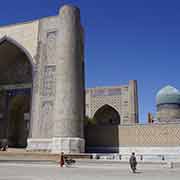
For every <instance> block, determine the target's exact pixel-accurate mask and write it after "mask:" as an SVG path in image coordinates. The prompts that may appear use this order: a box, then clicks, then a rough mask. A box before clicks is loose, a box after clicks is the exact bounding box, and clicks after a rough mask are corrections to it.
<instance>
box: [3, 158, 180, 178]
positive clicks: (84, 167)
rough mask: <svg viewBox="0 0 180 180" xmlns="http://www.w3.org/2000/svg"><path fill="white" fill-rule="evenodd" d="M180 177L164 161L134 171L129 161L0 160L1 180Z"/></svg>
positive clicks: (145, 165)
mask: <svg viewBox="0 0 180 180" xmlns="http://www.w3.org/2000/svg"><path fill="white" fill-rule="evenodd" d="M96 179H98V180H119V179H125V180H131V179H133V180H141V179H146V180H152V179H153V180H162V179H163V180H179V179H180V168H173V169H169V168H167V167H166V166H164V165H162V164H140V165H139V166H138V173H136V174H132V173H131V172H130V170H129V166H128V164H126V163H124V164H116V163H104V162H99V163H97V164H96V163H88V162H87V163H86V161H83V162H81V161H79V162H77V164H76V165H74V166H73V167H71V168H60V167H59V165H58V164H55V163H49V164H45V163H43V164H42V163H41V164H39V163H29V162H27V163H25V162H24V163H22V162H21V163H12V162H11V163H9V162H6V163H0V180H96Z"/></svg>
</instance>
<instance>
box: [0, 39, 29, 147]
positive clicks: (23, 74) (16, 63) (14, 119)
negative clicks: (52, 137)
mask: <svg viewBox="0 0 180 180" xmlns="http://www.w3.org/2000/svg"><path fill="white" fill-rule="evenodd" d="M31 89H32V64H31V59H30V57H29V54H27V52H26V50H25V49H24V48H23V47H21V45H19V44H18V43H17V42H16V41H14V40H12V39H10V38H8V37H4V38H3V39H1V40H0V139H1V140H2V139H7V140H8V145H9V146H10V147H26V145H27V138H28V134H29V130H30V109H31Z"/></svg>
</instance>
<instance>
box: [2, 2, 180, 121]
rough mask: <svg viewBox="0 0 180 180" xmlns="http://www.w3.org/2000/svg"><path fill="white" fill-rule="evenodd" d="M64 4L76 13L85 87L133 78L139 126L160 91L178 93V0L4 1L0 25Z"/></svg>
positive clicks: (50, 11) (51, 11)
mask: <svg viewBox="0 0 180 180" xmlns="http://www.w3.org/2000/svg"><path fill="white" fill-rule="evenodd" d="M65 3H71V4H75V5H77V6H79V7H80V9H81V15H82V23H83V25H84V27H85V32H86V56H85V57H86V59H85V61H86V86H87V87H94V86H111V85H121V84H126V83H128V80H129V79H137V80H138V87H139V105H140V121H141V122H145V121H146V114H147V112H148V111H150V112H153V113H155V95H156V92H157V91H158V90H159V89H160V88H161V87H163V86H165V85H167V84H170V85H173V86H175V87H177V88H178V89H180V78H179V77H180V76H179V75H180V1H179V0H149V1H148V0H111V1H110V0H63V1H61V0H29V1H28V0H27V1H26V0H5V1H1V6H0V24H1V25H4V24H9V23H15V22H22V21H28V20H32V19H35V18H40V17H43V16H49V15H55V14H56V13H57V11H58V8H59V6H61V5H62V4H65Z"/></svg>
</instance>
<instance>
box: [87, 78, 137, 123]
mask: <svg viewBox="0 0 180 180" xmlns="http://www.w3.org/2000/svg"><path fill="white" fill-rule="evenodd" d="M86 116H88V117H90V118H96V120H97V123H99V124H104V125H105V124H107V125H108V124H109V125H110V124H112V125H113V124H135V123H138V121H139V120H138V94H137V81H136V80H130V81H129V84H128V85H122V86H115V87H96V88H88V89H86Z"/></svg>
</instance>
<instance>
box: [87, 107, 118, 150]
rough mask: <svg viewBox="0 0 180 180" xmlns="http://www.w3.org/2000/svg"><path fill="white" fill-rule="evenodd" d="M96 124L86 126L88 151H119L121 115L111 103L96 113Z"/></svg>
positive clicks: (94, 118)
mask: <svg viewBox="0 0 180 180" xmlns="http://www.w3.org/2000/svg"><path fill="white" fill-rule="evenodd" d="M93 120H94V121H95V122H96V123H95V125H89V126H87V127H85V138H86V152H94V153H118V152H119V125H120V115H119V113H118V112H117V111H116V110H115V109H114V108H113V107H112V106H110V105H107V104H106V105H104V106H102V107H101V108H99V109H98V110H97V111H96V113H95V114H94V117H93Z"/></svg>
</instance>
